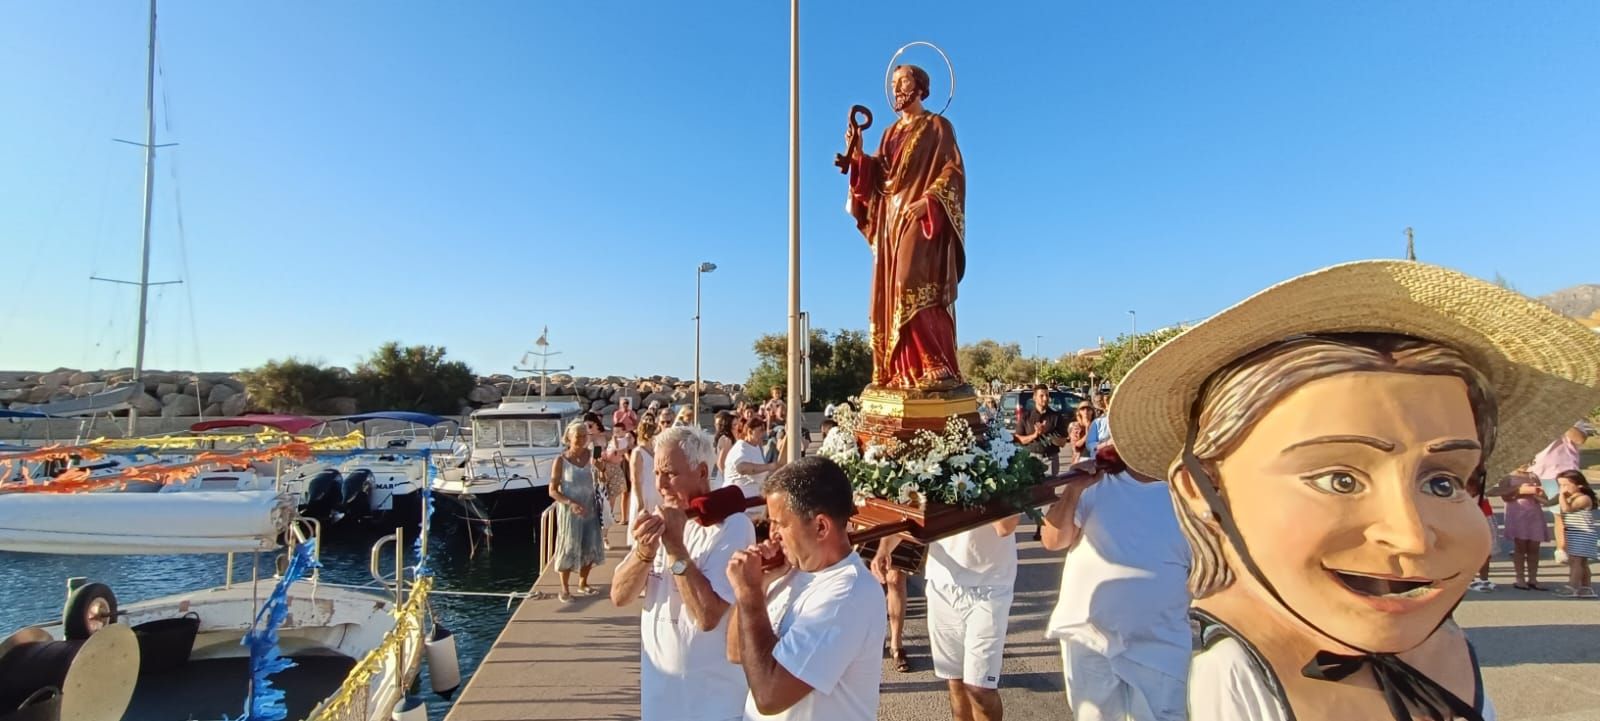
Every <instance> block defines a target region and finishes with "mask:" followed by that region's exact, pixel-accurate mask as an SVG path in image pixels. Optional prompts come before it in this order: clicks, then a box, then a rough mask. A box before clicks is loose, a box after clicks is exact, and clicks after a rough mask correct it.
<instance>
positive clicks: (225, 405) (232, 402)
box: [222, 393, 250, 416]
mask: <svg viewBox="0 0 1600 721" xmlns="http://www.w3.org/2000/svg"><path fill="white" fill-rule="evenodd" d="M249 407H250V397H249V396H247V395H245V394H243V393H235V394H233V395H231V396H228V397H227V398H226V399H224V400H223V401H222V415H225V416H237V415H241V414H243V413H244V412H245V409H246V408H249Z"/></svg>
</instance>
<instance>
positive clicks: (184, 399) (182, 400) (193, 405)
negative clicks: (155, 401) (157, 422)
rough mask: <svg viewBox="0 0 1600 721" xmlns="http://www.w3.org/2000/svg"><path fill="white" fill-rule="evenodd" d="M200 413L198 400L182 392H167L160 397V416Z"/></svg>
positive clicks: (170, 416) (168, 416)
mask: <svg viewBox="0 0 1600 721" xmlns="http://www.w3.org/2000/svg"><path fill="white" fill-rule="evenodd" d="M199 413H200V401H199V400H198V399H196V398H195V397H194V396H186V395H184V394H182V393H168V394H167V395H164V396H162V397H161V417H162V418H172V417H174V416H192V415H197V414H199Z"/></svg>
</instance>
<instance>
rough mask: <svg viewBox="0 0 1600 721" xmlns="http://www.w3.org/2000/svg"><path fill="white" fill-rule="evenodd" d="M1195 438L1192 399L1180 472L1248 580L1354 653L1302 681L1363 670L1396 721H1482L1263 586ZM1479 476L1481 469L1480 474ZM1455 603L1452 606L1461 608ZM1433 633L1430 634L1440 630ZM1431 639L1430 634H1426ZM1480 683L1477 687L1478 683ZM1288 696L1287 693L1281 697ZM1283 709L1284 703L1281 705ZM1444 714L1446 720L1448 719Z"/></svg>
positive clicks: (1415, 674)
mask: <svg viewBox="0 0 1600 721" xmlns="http://www.w3.org/2000/svg"><path fill="white" fill-rule="evenodd" d="M1199 433H1200V398H1199V396H1196V397H1195V400H1194V402H1193V403H1192V404H1191V405H1190V407H1189V430H1188V437H1187V438H1186V439H1185V440H1184V443H1183V468H1184V470H1185V471H1187V472H1188V473H1189V477H1190V478H1191V479H1193V480H1194V484H1195V487H1196V488H1198V489H1199V490H1200V495H1202V496H1204V497H1205V499H1206V506H1207V507H1209V508H1210V509H1211V514H1212V516H1213V517H1215V518H1216V519H1217V523H1218V524H1220V525H1221V526H1222V532H1223V534H1224V535H1226V536H1227V537H1228V542H1229V543H1230V544H1232V545H1233V550H1234V552H1235V553H1237V554H1238V556H1239V561H1240V562H1241V563H1243V564H1244V567H1245V570H1246V571H1248V572H1249V573H1250V576H1251V577H1252V578H1254V579H1255V580H1256V583H1259V584H1261V587H1262V588H1264V589H1266V590H1267V593H1268V594H1270V595H1271V596H1272V599H1273V600H1274V601H1277V602H1278V605H1279V606H1280V607H1282V608H1283V610H1285V611H1288V612H1289V614H1290V615H1292V616H1294V617H1295V618H1296V619H1298V620H1299V621H1300V622H1301V623H1303V624H1305V625H1306V626H1307V627H1309V628H1311V629H1312V630H1314V631H1316V632H1317V633H1320V634H1322V635H1323V636H1324V637H1326V638H1328V639H1330V640H1333V641H1335V642H1337V643H1339V644H1342V645H1344V646H1347V647H1349V648H1353V649H1356V650H1357V651H1358V652H1359V653H1355V654H1340V653H1335V652H1333V651H1318V652H1317V654H1316V656H1315V657H1314V658H1312V659H1311V660H1310V661H1309V662H1307V663H1306V665H1305V666H1304V667H1303V668H1302V669H1301V670H1300V673H1301V675H1303V676H1305V677H1306V678H1313V679H1318V680H1322V681H1331V682H1335V683H1337V682H1340V681H1343V680H1344V679H1346V678H1348V677H1349V676H1351V675H1352V674H1354V673H1356V672H1357V671H1359V670H1361V667H1363V666H1369V667H1371V668H1372V675H1373V676H1374V677H1375V678H1376V679H1377V682H1378V690H1379V691H1381V692H1382V693H1383V699H1384V702H1385V703H1387V704H1388V706H1389V713H1390V714H1391V715H1393V716H1394V719H1395V721H1412V720H1413V718H1414V713H1413V710H1415V711H1417V712H1421V713H1422V714H1424V715H1425V716H1426V717H1427V718H1429V719H1431V720H1432V721H1453V720H1454V719H1457V718H1460V719H1466V721H1483V715H1482V714H1480V713H1478V711H1477V709H1475V708H1473V706H1472V704H1469V703H1467V702H1465V701H1462V700H1461V698H1460V697H1458V696H1456V695H1455V694H1453V693H1451V692H1450V690H1449V689H1446V688H1445V687H1443V686H1441V685H1439V683H1438V682H1437V681H1434V680H1433V679H1431V678H1428V676H1427V675H1426V674H1423V673H1422V672H1421V671H1419V670H1417V669H1416V668H1415V667H1413V666H1411V665H1410V664H1408V663H1406V662H1404V661H1401V660H1400V659H1399V657H1397V656H1396V655H1394V654H1392V653H1374V652H1372V651H1367V650H1365V649H1362V648H1360V647H1359V646H1356V645H1354V644H1350V643H1346V642H1344V641H1341V640H1339V639H1338V638H1337V637H1335V636H1334V635H1333V634H1330V633H1328V632H1327V631H1324V630H1322V629H1321V628H1320V627H1318V626H1317V625H1316V624H1314V623H1312V622H1311V621H1310V620H1309V619H1307V618H1306V617H1305V616H1302V615H1300V613H1299V612H1298V611H1296V610H1294V608H1292V607H1290V606H1289V604H1288V602H1286V601H1284V600H1283V596H1282V595H1279V593H1278V589H1277V588H1276V587H1274V586H1273V585H1272V583H1271V582H1270V581H1268V580H1267V576H1266V574H1264V573H1262V572H1261V568H1260V567H1259V566H1257V565H1256V562H1255V559H1254V558H1253V557H1251V555H1250V549H1249V548H1247V547H1246V546H1245V544H1244V536H1242V535H1240V534H1239V526H1238V524H1236V523H1234V521H1233V514H1232V513H1230V512H1229V510H1228V506H1227V504H1225V503H1223V502H1222V498H1221V496H1219V495H1218V493H1217V486H1216V483H1214V482H1212V480H1211V474H1210V473H1209V472H1208V471H1207V470H1206V468H1205V466H1204V465H1203V464H1202V463H1201V462H1200V459H1199V458H1198V457H1196V456H1195V454H1194V442H1195V438H1196V437H1197V436H1198V435H1199ZM1479 470H1480V472H1481V471H1482V469H1479ZM1460 603H1461V600H1460V599H1457V600H1456V604H1457V605H1460ZM1454 613H1455V609H1454V608H1451V609H1450V612H1449V613H1446V614H1445V615H1444V618H1442V619H1440V620H1439V626H1443V625H1444V622H1445V621H1447V620H1449V619H1450V617H1451V616H1452V615H1454ZM1439 626H1435V627H1434V629H1433V630H1434V631H1435V632H1437V631H1438V630H1439ZM1429 635H1430V636H1431V635H1432V634H1431V633H1430V634H1429ZM1477 683H1481V681H1477ZM1285 695H1286V696H1287V692H1285ZM1284 703H1285V704H1288V699H1287V698H1285V699H1284ZM1447 714H1448V715H1447Z"/></svg>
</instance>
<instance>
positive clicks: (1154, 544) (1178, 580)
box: [1043, 439, 1193, 721]
mask: <svg viewBox="0 0 1600 721" xmlns="http://www.w3.org/2000/svg"><path fill="white" fill-rule="evenodd" d="M1103 440H1104V441H1106V442H1107V443H1108V444H1109V440H1110V439H1103ZM1090 463H1092V461H1090ZM1043 542H1044V547H1045V548H1047V549H1050V550H1052V551H1055V550H1061V549H1063V548H1065V549H1068V550H1067V557H1066V560H1065V561H1063V563H1062V567H1061V595H1060V597H1059V598H1058V599H1057V601H1056V607H1055V611H1054V612H1053V613H1051V614H1050V625H1049V629H1048V630H1047V631H1046V633H1045V635H1046V636H1048V637H1049V638H1053V639H1056V640H1057V641H1059V642H1060V643H1061V661H1062V675H1063V676H1064V677H1065V678H1066V686H1067V703H1068V705H1069V706H1070V707H1071V708H1072V714H1073V718H1074V719H1076V721H1124V720H1126V719H1131V720H1132V721H1183V720H1184V719H1186V718H1187V717H1188V691H1187V689H1188V685H1187V684H1188V678H1189V656H1190V652H1191V650H1192V646H1193V641H1192V636H1191V632H1190V628H1189V619H1188V610H1189V588H1188V583H1187V582H1188V576H1189V564H1190V560H1189V544H1188V543H1187V542H1186V541H1185V540H1184V538H1183V534H1182V533H1181V532H1179V529H1178V521H1177V517H1176V516H1175V514H1174V513H1173V510H1172V500H1171V497H1170V496H1169V495H1168V490H1167V484H1166V482H1165V481H1161V480H1159V479H1155V478H1150V477H1148V476H1141V475H1139V474H1137V473H1134V472H1133V471H1131V470H1124V471H1122V472H1119V473H1102V474H1100V475H1097V476H1095V478H1094V479H1093V480H1089V481H1085V482H1079V483H1073V484H1071V485H1069V486H1067V489H1066V491H1065V492H1064V493H1062V495H1061V498H1060V499H1059V500H1057V501H1056V503H1055V504H1054V505H1052V506H1051V507H1050V510H1049V512H1048V513H1047V514H1046V515H1045V519H1044V529H1043Z"/></svg>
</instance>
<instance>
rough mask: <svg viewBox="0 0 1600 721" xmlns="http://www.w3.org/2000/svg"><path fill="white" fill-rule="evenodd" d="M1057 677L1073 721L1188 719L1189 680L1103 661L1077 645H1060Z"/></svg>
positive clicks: (1064, 642)
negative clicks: (1061, 681)
mask: <svg viewBox="0 0 1600 721" xmlns="http://www.w3.org/2000/svg"><path fill="white" fill-rule="evenodd" d="M1061 675H1062V677H1063V680H1064V681H1066V686H1067V706H1068V708H1070V709H1072V718H1074V719H1076V720H1077V721H1185V719H1188V718H1189V690H1188V681H1187V679H1179V678H1173V677H1171V676H1168V675H1166V674H1164V673H1161V672H1160V671H1157V670H1155V669H1153V668H1149V667H1147V666H1141V665H1139V664H1136V663H1133V662H1131V661H1127V660H1125V659H1122V660H1113V659H1109V658H1106V657H1105V656H1103V655H1101V654H1100V653H1099V652H1098V651H1095V650H1094V649H1092V648H1090V647H1088V646H1086V645H1084V644H1082V643H1080V642H1078V641H1075V640H1072V639H1062V640H1061ZM1201 721H1209V720H1201ZM1219 721H1220V720H1219Z"/></svg>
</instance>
